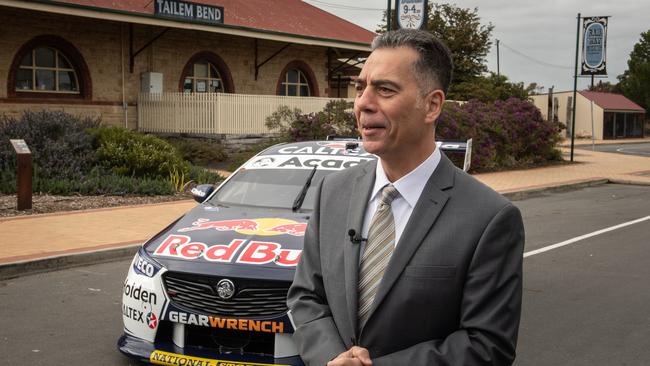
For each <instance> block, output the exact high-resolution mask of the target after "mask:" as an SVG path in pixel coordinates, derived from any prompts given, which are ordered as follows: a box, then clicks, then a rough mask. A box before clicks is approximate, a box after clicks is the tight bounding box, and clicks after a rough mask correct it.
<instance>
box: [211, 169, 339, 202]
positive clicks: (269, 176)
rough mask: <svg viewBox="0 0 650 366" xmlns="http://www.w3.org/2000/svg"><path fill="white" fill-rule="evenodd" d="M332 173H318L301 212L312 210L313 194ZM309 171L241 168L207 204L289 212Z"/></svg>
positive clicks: (324, 171)
mask: <svg viewBox="0 0 650 366" xmlns="http://www.w3.org/2000/svg"><path fill="white" fill-rule="evenodd" d="M333 172H334V170H317V171H316V173H315V174H314V177H313V178H312V182H311V185H310V187H309V190H307V195H306V196H305V200H304V201H303V203H302V207H301V209H303V210H313V209H314V194H315V191H316V189H317V187H318V185H319V184H320V182H321V180H322V179H323V177H324V176H326V175H327V174H331V173H333ZM310 173H311V170H308V169H250V170H245V169H242V170H240V171H239V172H237V173H236V174H235V175H234V176H233V177H232V178H230V179H229V180H228V182H226V183H225V184H224V185H223V186H222V187H221V188H220V189H219V191H218V192H217V193H216V194H215V195H214V196H212V197H211V198H210V200H209V201H208V203H210V204H226V205H227V204H235V205H247V206H260V207H277V208H287V209H291V207H292V206H293V204H294V201H295V199H296V197H298V195H299V194H300V191H302V188H303V186H304V185H305V183H306V182H307V180H308V179H309V175H310Z"/></svg>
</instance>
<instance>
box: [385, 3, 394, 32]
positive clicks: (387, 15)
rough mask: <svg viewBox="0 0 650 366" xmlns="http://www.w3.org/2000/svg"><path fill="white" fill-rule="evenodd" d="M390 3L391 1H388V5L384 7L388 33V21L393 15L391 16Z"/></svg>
mask: <svg viewBox="0 0 650 366" xmlns="http://www.w3.org/2000/svg"><path fill="white" fill-rule="evenodd" d="M391 1H392V0H388V5H386V20H387V23H386V31H390V19H391V18H392V17H393V14H391V9H390V7H391Z"/></svg>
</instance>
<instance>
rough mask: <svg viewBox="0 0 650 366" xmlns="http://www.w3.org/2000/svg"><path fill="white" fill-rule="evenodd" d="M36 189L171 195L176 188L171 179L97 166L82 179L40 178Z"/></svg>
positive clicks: (61, 192) (80, 192) (108, 193)
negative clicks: (123, 172)
mask: <svg viewBox="0 0 650 366" xmlns="http://www.w3.org/2000/svg"><path fill="white" fill-rule="evenodd" d="M34 191H36V192H41V193H48V194H58V195H69V194H71V193H77V194H82V195H127V194H138V195H170V194H174V193H175V190H174V188H173V186H172V185H171V183H170V182H169V180H167V179H163V178H156V179H151V178H141V177H130V176H120V175H116V174H115V173H112V172H106V171H104V170H103V169H101V168H95V169H93V170H92V172H90V174H89V175H88V176H87V177H86V178H85V179H82V180H72V179H50V178H38V179H35V180H34Z"/></svg>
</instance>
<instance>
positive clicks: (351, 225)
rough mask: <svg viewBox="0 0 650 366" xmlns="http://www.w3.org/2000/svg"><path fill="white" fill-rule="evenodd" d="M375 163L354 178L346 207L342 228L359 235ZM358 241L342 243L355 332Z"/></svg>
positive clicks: (368, 165)
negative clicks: (345, 217) (348, 204)
mask: <svg viewBox="0 0 650 366" xmlns="http://www.w3.org/2000/svg"><path fill="white" fill-rule="evenodd" d="M375 166H376V163H372V164H367V165H366V166H365V167H364V169H363V170H362V171H360V172H359V175H358V176H357V177H356V179H355V180H354V183H353V186H352V190H351V191H350V192H351V197H350V207H349V208H348V218H347V226H346V227H345V228H343V229H344V230H345V231H346V234H347V231H348V230H349V229H354V230H355V231H356V232H357V235H358V236H361V230H362V227H363V218H364V215H365V212H366V206H367V204H368V200H369V199H370V193H371V191H372V186H373V184H374V181H375ZM359 246H360V244H359V243H352V241H351V240H346V241H345V244H344V256H343V257H344V262H345V264H344V265H345V295H346V299H347V303H348V312H349V314H350V322H351V326H352V333H353V334H355V335H356V332H357V327H358V326H357V322H358V319H357V312H358V287H357V284H358V282H359Z"/></svg>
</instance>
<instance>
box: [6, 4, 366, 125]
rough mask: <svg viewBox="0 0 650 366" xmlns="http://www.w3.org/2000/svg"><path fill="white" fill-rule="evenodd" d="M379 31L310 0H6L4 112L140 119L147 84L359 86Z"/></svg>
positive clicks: (161, 90) (223, 88) (225, 88)
mask: <svg viewBox="0 0 650 366" xmlns="http://www.w3.org/2000/svg"><path fill="white" fill-rule="evenodd" d="M373 37H374V33H372V32H370V31H368V30H366V29H363V28H361V27H359V26H357V25H355V24H352V23H350V22H347V21H345V20H343V19H341V18H338V17H336V16H334V15H332V14H330V13H327V12H325V11H323V10H321V9H318V8H316V7H313V6H311V5H309V4H307V3H304V2H302V1H300V0H278V1H267V0H247V1H239V0H200V1H197V2H195V3H190V2H184V1H178V0H128V1H111V0H65V1H16V0H13V1H6V0H0V85H2V86H6V87H0V113H5V114H13V115H17V114H20V113H21V112H22V111H24V110H28V109H30V110H39V109H54V110H64V111H67V112H70V113H73V114H81V115H92V116H101V118H102V121H103V122H104V123H106V124H110V125H118V126H127V127H129V128H138V127H139V121H138V120H139V118H141V117H142V113H143V111H142V110H139V100H141V98H142V95H143V94H142V93H155V94H174V95H179V94H180V95H181V96H182V95H194V96H196V95H199V94H202V93H207V94H215V93H227V94H236V95H263V96H300V97H333V98H337V97H348V93H349V92H348V89H349V88H348V87H349V84H350V82H349V81H350V77H351V76H354V75H356V74H358V72H359V66H358V65H359V64H360V63H361V62H362V61H363V59H364V58H365V57H367V55H368V54H369V51H370V47H369V44H370V42H371V41H372V38H373ZM240 109H241V108H240ZM243 109H247V108H243ZM147 113H148V112H147Z"/></svg>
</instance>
